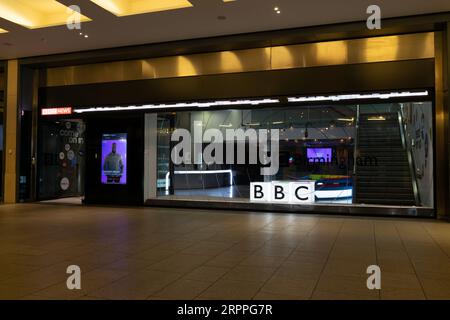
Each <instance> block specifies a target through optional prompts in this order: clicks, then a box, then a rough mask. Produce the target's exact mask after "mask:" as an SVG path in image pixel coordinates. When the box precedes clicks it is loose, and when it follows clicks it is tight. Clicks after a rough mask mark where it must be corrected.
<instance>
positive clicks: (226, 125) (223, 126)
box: [219, 123, 233, 128]
mask: <svg viewBox="0 0 450 320" xmlns="http://www.w3.org/2000/svg"><path fill="white" fill-rule="evenodd" d="M232 126H233V125H232V124H231V123H229V124H219V127H221V128H231V127H232Z"/></svg>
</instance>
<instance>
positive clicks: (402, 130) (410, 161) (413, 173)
mask: <svg viewBox="0 0 450 320" xmlns="http://www.w3.org/2000/svg"><path fill="white" fill-rule="evenodd" d="M403 119H404V115H403V106H401V107H400V111H398V123H399V125H400V135H401V139H402V146H403V149H405V150H406V154H407V156H408V166H409V172H410V174H411V182H412V188H413V193H414V202H415V204H416V205H417V206H418V205H420V195H419V188H418V185H417V177H416V170H415V169H414V168H415V159H414V154H413V152H412V148H411V144H410V143H408V141H407V140H406V132H407V126H406V123H405V122H404V121H403Z"/></svg>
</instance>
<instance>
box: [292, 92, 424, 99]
mask: <svg viewBox="0 0 450 320" xmlns="http://www.w3.org/2000/svg"><path fill="white" fill-rule="evenodd" d="M426 96H428V91H427V90H425V91H418V92H409V91H403V92H390V93H370V94H340V95H335V96H312V97H300V98H294V97H291V98H288V101H289V102H314V101H341V100H359V99H390V98H406V97H426Z"/></svg>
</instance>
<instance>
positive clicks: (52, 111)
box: [41, 107, 72, 116]
mask: <svg viewBox="0 0 450 320" xmlns="http://www.w3.org/2000/svg"><path fill="white" fill-rule="evenodd" d="M67 114H72V107H61V108H43V109H41V115H43V116H59V115H67Z"/></svg>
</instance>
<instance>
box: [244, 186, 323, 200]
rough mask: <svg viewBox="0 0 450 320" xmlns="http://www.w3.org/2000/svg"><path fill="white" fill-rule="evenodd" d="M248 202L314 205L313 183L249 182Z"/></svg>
mask: <svg viewBox="0 0 450 320" xmlns="http://www.w3.org/2000/svg"><path fill="white" fill-rule="evenodd" d="M250 201H251V202H266V203H280V204H282V203H284V204H308V203H314V201H315V181H309V180H305V181H294V182H287V181H272V182H251V183H250Z"/></svg>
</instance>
